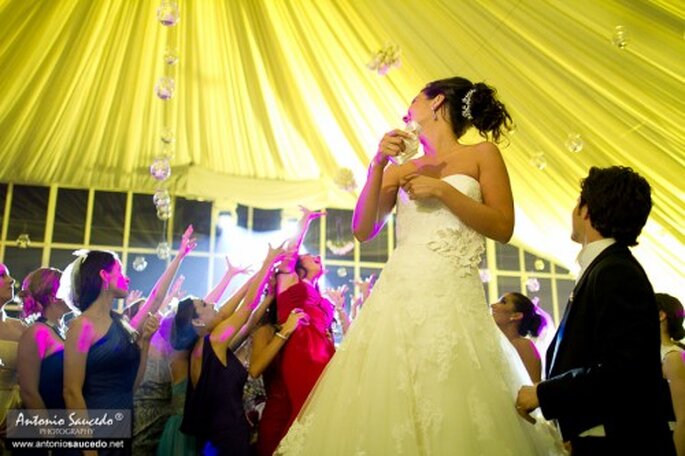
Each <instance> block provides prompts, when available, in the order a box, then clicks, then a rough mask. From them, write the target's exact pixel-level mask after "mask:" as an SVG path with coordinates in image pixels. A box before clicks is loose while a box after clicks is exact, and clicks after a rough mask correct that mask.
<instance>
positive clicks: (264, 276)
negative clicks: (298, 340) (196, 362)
mask: <svg viewBox="0 0 685 456" xmlns="http://www.w3.org/2000/svg"><path fill="white" fill-rule="evenodd" d="M282 255H283V246H280V247H277V248H275V249H274V248H272V247H271V246H269V252H268V253H267V255H266V258H265V259H264V262H263V263H262V267H261V268H260V269H259V271H258V272H257V273H256V274H255V276H254V277H253V278H252V280H251V281H250V285H249V286H248V289H247V293H246V294H245V299H244V303H243V305H242V306H241V307H239V308H238V309H237V310H236V311H235V312H233V314H232V315H231V316H229V317H228V318H227V319H225V320H224V321H222V322H221V323H219V324H218V325H217V326H216V327H215V328H214V329H213V330H212V332H211V333H210V336H209V340H210V342H211V343H212V346H213V347H214V349H215V350H216V351H217V352H224V351H225V350H226V349H227V348H228V346H229V344H230V342H231V340H232V339H233V338H234V337H235V336H236V334H237V333H238V330H239V329H240V328H241V327H242V326H243V325H244V324H245V322H246V321H247V319H248V318H249V316H250V314H251V313H252V312H253V311H254V310H255V308H256V307H257V306H258V305H259V302H260V297H261V294H262V292H263V291H264V286H265V285H266V282H267V280H268V278H269V272H270V271H271V268H272V267H273V264H274V263H275V262H276V261H277V260H279V259H280V257H281V256H282Z"/></svg>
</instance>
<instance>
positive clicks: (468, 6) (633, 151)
mask: <svg viewBox="0 0 685 456" xmlns="http://www.w3.org/2000/svg"><path fill="white" fill-rule="evenodd" d="M160 1H161V0H157V1H151V0H137V1H110V0H59V1H51V2H45V1H40V0H0V153H1V154H2V159H1V160H0V180H1V181H5V182H18V183H27V182H28V183H40V184H52V183H58V184H62V185H69V186H78V187H91V186H92V187H97V188H104V189H110V188H111V189H135V190H152V189H153V188H154V184H155V183H154V181H153V180H152V178H151V177H150V176H149V174H148V173H147V168H148V167H149V165H150V163H151V162H152V160H153V158H154V157H155V156H156V155H158V154H159V153H160V152H161V142H160V140H159V137H160V130H161V128H162V126H163V125H168V126H171V127H172V128H173V129H174V131H175V133H176V138H175V139H176V141H175V147H174V155H173V159H172V164H173V166H174V168H173V177H172V179H171V180H170V182H169V183H168V185H169V187H170V188H171V189H172V191H175V192H176V193H178V194H182V195H185V196H198V197H204V198H210V199H214V200H216V201H217V202H218V203H219V204H223V205H228V206H230V205H231V204H235V203H236V202H240V203H244V204H250V205H256V206H260V207H284V206H285V207H287V206H293V205H295V204H297V203H304V204H309V205H312V206H323V205H328V206H338V207H351V205H352V204H353V202H354V199H355V197H354V195H353V194H350V193H346V192H345V191H343V190H340V189H339V188H338V187H337V186H336V185H335V184H334V180H335V177H336V175H337V174H338V173H339V171H340V169H341V168H349V169H351V170H352V171H353V173H354V174H355V176H356V178H357V181H358V182H359V183H360V184H361V183H362V182H363V179H364V175H365V167H366V164H367V163H368V159H369V157H370V155H371V154H372V153H373V151H374V150H375V147H376V145H377V142H378V140H379V138H380V136H381V135H382V133H383V132H385V131H386V130H388V129H391V128H393V127H396V126H398V125H399V124H400V119H401V116H402V115H403V114H404V112H405V110H406V106H407V104H408V102H409V100H411V98H412V97H413V96H414V95H415V94H416V92H417V91H418V90H419V89H420V88H421V87H422V86H423V84H425V83H426V82H428V81H430V80H433V79H438V78H441V77H447V76H450V75H463V76H466V77H468V78H471V79H474V80H485V81H486V82H487V83H489V84H492V85H494V86H495V87H497V88H498V90H499V92H500V95H501V98H502V99H503V100H504V101H505V103H506V104H507V106H508V108H509V109H510V111H511V112H512V114H513V117H514V119H515V122H516V124H517V130H516V132H515V133H514V134H513V135H512V136H511V138H510V144H509V145H508V146H507V147H504V148H503V152H504V156H505V160H506V161H507V164H508V167H509V171H510V174H511V177H512V184H513V189H514V196H515V199H516V206H517V217H518V218H517V228H516V234H515V237H516V240H517V241H518V242H519V243H522V244H524V245H526V246H527V247H528V248H530V249H532V250H533V251H538V252H540V253H542V254H545V255H547V256H551V257H554V258H556V259H558V260H559V261H562V262H563V263H564V264H566V265H568V266H571V264H572V262H573V258H574V253H575V251H577V246H574V245H572V244H571V242H570V241H569V240H568V231H569V226H568V225H569V223H570V222H569V212H570V210H571V208H572V207H573V205H574V202H575V198H576V196H577V193H578V182H579V179H580V178H581V177H583V176H584V175H585V174H586V173H587V170H588V168H589V167H590V166H592V165H597V166H608V165H613V164H621V165H627V166H631V167H633V168H634V169H636V170H637V171H639V172H640V173H641V174H643V175H644V176H645V177H646V178H647V179H648V180H649V181H650V183H651V184H652V186H653V189H654V200H655V207H654V210H653V213H652V217H651V220H650V222H649V225H648V227H647V229H646V230H645V233H644V234H643V237H642V242H641V245H640V246H639V247H638V248H637V249H636V251H637V253H638V255H639V256H640V257H641V259H642V261H643V263H645V264H647V266H648V269H649V273H650V275H651V277H652V280H653V281H654V283H655V284H656V287H657V288H659V289H661V290H667V289H668V290H673V291H677V290H680V289H681V288H682V285H683V271H685V262H684V261H685V260H683V259H684V258H685V249H684V248H683V243H684V242H685V234H684V232H683V225H684V223H683V222H684V216H683V215H684V211H683V203H682V201H683V197H684V196H685V191H684V189H685V184H684V183H683V182H684V178H685V173H683V169H684V164H685V154H684V151H685V147H684V146H685V114H684V113H685V96H683V95H684V94H683V92H684V90H683V88H684V87H685V84H684V82H685V81H684V79H685V78H684V76H683V75H684V72H683V70H684V67H685V65H684V63H685V60H684V56H685V52H684V51H685V40H684V39H683V38H684V35H683V32H684V29H685V8H684V7H683V4H682V2H678V1H672V2H669V1H651V2H648V1H643V2H628V1H616V2H587V1H583V0H574V1H564V2H562V1H552V2H540V1H536V0H518V1H509V0H506V1H504V0H502V1H497V0H491V1H482V2H474V1H466V0H464V1H454V0H444V1H443V0H430V1H420V0H416V1H410V0H402V1H390V0H364V1H352V0H348V1H334V0H301V1H291V0H263V1H257V0H242V1H239V0H231V1H223V0H221V1H220V0H194V1H192V0H187V1H186V0H181V1H180V2H179V7H180V10H181V20H180V22H179V24H178V25H177V26H176V27H173V28H166V27H162V26H161V25H160V24H159V22H157V20H156V9H157V7H158V6H159V4H160ZM618 25H621V26H624V27H625V28H626V30H627V31H628V34H629V36H628V39H629V41H628V45H627V47H626V48H625V49H619V48H618V47H616V46H615V45H613V44H612V42H611V37H612V33H613V32H614V29H615V27H616V26H618ZM169 42H171V43H172V44H175V45H176V47H177V49H178V54H179V57H180V60H179V63H178V64H177V65H176V66H175V67H173V69H171V70H170V69H169V68H168V67H165V65H164V62H163V60H162V55H163V53H164V49H165V47H166V46H167V43H169ZM386 44H396V45H398V46H399V47H400V49H401V61H402V63H401V66H400V67H399V68H393V69H391V70H390V71H389V72H388V74H387V75H385V76H381V75H379V74H377V73H374V72H373V71H370V70H369V69H368V68H367V67H366V64H367V63H368V61H369V60H370V56H371V55H372V54H373V53H374V52H376V51H378V50H379V49H381V48H382V47H383V46H385V45H386ZM165 72H166V73H168V74H170V75H171V76H173V77H174V78H175V81H176V92H175V96H174V98H173V99H172V100H170V101H167V102H163V101H161V100H159V99H158V98H157V97H156V96H155V94H154V91H153V87H154V86H155V83H156V81H157V80H158V78H159V77H160V76H162V75H164V74H165ZM571 133H578V134H580V135H581V137H582V138H583V141H584V147H583V150H582V151H581V152H579V153H571V152H569V151H568V150H567V148H566V147H565V145H564V143H565V141H566V139H567V137H568V135H569V134H571ZM540 153H543V154H544V158H545V160H546V167H545V168H544V170H540V169H538V168H536V167H535V166H533V165H532V164H531V157H532V156H533V155H535V154H540ZM669 284H670V285H669ZM678 292H679V291H678ZM681 296H682V295H681Z"/></svg>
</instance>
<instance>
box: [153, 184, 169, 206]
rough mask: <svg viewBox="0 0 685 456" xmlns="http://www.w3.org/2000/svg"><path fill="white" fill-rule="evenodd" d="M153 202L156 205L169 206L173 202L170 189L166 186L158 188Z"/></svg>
mask: <svg viewBox="0 0 685 456" xmlns="http://www.w3.org/2000/svg"><path fill="white" fill-rule="evenodd" d="M152 202H153V203H155V206H157V207H159V206H169V205H170V204H171V195H169V190H167V189H165V188H158V189H157V191H155V194H154V195H153V196H152Z"/></svg>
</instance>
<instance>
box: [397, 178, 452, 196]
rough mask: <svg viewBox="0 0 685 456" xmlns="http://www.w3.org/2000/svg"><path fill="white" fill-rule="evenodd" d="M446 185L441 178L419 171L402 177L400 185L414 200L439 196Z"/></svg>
mask: <svg viewBox="0 0 685 456" xmlns="http://www.w3.org/2000/svg"><path fill="white" fill-rule="evenodd" d="M444 185H446V184H445V182H444V181H442V180H440V179H436V178H434V177H428V176H424V175H422V174H418V173H409V174H407V175H406V176H404V177H403V178H401V179H400V186H401V187H402V189H403V190H404V191H405V192H407V195H409V198H410V199H413V200H421V199H425V198H434V197H439V196H440V193H441V189H442V188H443V186H444Z"/></svg>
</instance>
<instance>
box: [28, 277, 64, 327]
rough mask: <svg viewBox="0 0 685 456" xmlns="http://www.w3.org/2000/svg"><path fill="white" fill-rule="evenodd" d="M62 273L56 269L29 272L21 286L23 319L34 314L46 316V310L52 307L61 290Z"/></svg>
mask: <svg viewBox="0 0 685 456" xmlns="http://www.w3.org/2000/svg"><path fill="white" fill-rule="evenodd" d="M61 277H62V271H60V270H59V269H54V268H39V269H36V270H35V271H31V272H29V274H28V275H27V276H26V277H25V278H24V281H23V282H22V284H21V291H20V292H19V298H20V299H21V301H22V303H23V306H22V311H21V314H22V317H24V318H26V317H29V316H31V315H34V314H38V315H41V316H44V313H45V309H46V308H47V307H48V306H49V305H51V304H52V303H53V302H54V300H55V296H56V295H57V290H58V289H59V282H60V278H61Z"/></svg>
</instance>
